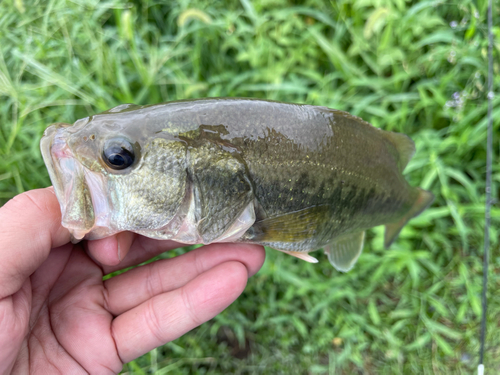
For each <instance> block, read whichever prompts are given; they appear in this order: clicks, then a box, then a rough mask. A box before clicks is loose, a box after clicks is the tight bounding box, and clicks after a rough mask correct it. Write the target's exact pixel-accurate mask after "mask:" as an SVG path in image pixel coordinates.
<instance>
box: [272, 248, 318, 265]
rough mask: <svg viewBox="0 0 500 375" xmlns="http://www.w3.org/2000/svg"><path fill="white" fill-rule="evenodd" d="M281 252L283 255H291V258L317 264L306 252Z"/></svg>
mask: <svg viewBox="0 0 500 375" xmlns="http://www.w3.org/2000/svg"><path fill="white" fill-rule="evenodd" d="M281 251H282V252H284V253H286V254H288V255H291V256H293V257H296V258H299V259H302V260H305V261H306V262H309V263H318V260H317V259H316V258H315V257H312V256H310V255H309V254H307V253H306V252H301V251H283V250H281Z"/></svg>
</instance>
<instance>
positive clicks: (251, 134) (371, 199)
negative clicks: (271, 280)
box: [41, 98, 433, 272]
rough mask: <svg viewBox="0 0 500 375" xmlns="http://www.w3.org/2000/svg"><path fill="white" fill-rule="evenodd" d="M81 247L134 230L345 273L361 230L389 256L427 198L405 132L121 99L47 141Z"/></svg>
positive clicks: (352, 122)
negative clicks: (321, 261)
mask: <svg viewBox="0 0 500 375" xmlns="http://www.w3.org/2000/svg"><path fill="white" fill-rule="evenodd" d="M41 150H42V155H43V158H44V161H45V164H46V165H47V168H48V170H49V175H50V178H51V180H52V183H53V185H54V189H55V192H56V195H57V198H58V200H59V202H60V206H61V212H62V225H63V226H64V227H66V228H68V229H69V230H70V232H71V234H72V236H73V239H74V240H75V241H78V240H80V239H89V240H92V239H99V238H103V237H107V236H110V235H113V234H115V233H118V232H122V231H132V232H135V233H139V234H141V235H144V236H147V237H151V238H155V239H170V240H175V241H178V242H182V243H186V244H198V243H203V244H208V243H212V242H250V243H257V244H261V245H265V246H270V247H272V248H274V249H277V250H280V251H283V252H285V253H288V254H290V255H293V256H296V257H299V258H301V259H304V260H306V261H310V262H317V260H316V259H315V258H313V257H312V256H310V255H309V254H308V252H310V251H313V250H317V249H320V248H324V249H325V252H326V253H327V255H328V259H329V260H330V262H331V263H332V265H333V266H334V267H335V268H336V269H337V270H339V271H343V272H346V271H348V270H349V269H351V268H352V266H353V265H354V263H355V262H356V260H357V259H358V257H359V255H360V254H361V251H362V249H363V242H364V233H365V230H366V229H368V228H371V227H373V226H377V225H382V224H383V225H385V226H386V231H385V246H386V247H388V246H389V245H390V244H391V243H392V242H393V241H394V239H395V238H396V237H397V235H398V234H399V232H400V230H401V228H402V227H403V226H404V225H405V224H406V223H407V221H408V220H409V219H411V218H412V217H414V216H416V215H418V214H419V213H420V212H422V211H423V210H424V209H425V208H426V207H427V206H429V205H430V204H431V202H432V200H433V195H432V194H431V193H430V192H428V191H425V190H422V189H420V188H416V187H411V186H410V185H409V184H408V182H407V181H406V180H405V179H404V177H403V175H402V172H403V169H404V168H405V166H406V164H407V163H408V161H409V160H410V158H411V157H412V155H413V154H414V152H415V146H414V144H413V142H412V140H411V139H410V138H408V137H407V136H406V135H404V134H398V133H393V132H388V131H384V130H381V129H377V128H375V127H373V126H372V125H370V124H369V123H367V122H365V121H363V120H362V119H360V118H358V117H355V116H352V115H350V114H349V113H347V112H343V111H338V110H334V109H329V108H326V107H317V106H310V105H297V104H287V103H280V102H271V101H264V100H254V99H238V98H233V99H200V100H190V101H177V102H170V103H164V104H156V105H147V106H137V105H133V104H123V105H120V106H118V107H115V108H112V109H110V110H108V111H106V112H103V113H100V114H97V115H94V116H90V117H86V118H84V119H81V120H78V121H76V122H75V123H74V125H73V126H71V125H70V124H62V123H58V124H54V125H52V126H50V127H49V128H48V129H47V130H46V131H45V133H44V136H43V138H42V140H41Z"/></svg>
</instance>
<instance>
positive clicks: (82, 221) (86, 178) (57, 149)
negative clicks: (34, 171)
mask: <svg viewBox="0 0 500 375" xmlns="http://www.w3.org/2000/svg"><path fill="white" fill-rule="evenodd" d="M68 127H71V125H70V124H64V123H57V124H53V125H51V126H50V127H48V128H47V129H46V130H45V132H44V134H43V137H42V139H41V141H40V149H41V152H42V157H43V160H44V162H45V165H46V166H47V170H48V172H49V176H50V180H51V181H52V185H53V186H54V191H55V193H56V197H57V200H58V201H59V205H60V207H61V220H62V223H61V224H62V226H63V227H65V228H67V229H68V230H69V232H70V233H71V241H72V242H73V243H76V242H78V241H80V240H81V239H83V238H85V239H96V238H102V237H105V236H107V235H110V234H112V233H111V231H110V229H109V205H108V201H107V199H106V196H105V190H104V181H103V178H102V176H99V175H98V174H97V173H95V172H92V171H89V170H88V169H87V168H85V167H84V166H83V165H82V164H81V163H80V162H79V161H78V159H77V158H76V157H75V155H74V154H73V152H72V150H71V149H70V147H69V146H68V142H67V137H68V135H70V134H69V132H68V130H69V129H68Z"/></svg>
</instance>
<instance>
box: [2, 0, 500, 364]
mask: <svg viewBox="0 0 500 375" xmlns="http://www.w3.org/2000/svg"><path fill="white" fill-rule="evenodd" d="M486 5H487V4H486V1H485V0H477V1H470V0H464V1H458V0H456V1H452V2H443V1H434V0H433V1H421V2H418V1H405V0H391V1H389V0H387V1H382V0H356V1H355V0H339V1H332V2H327V1H319V0H306V1H286V0H267V1H265V0H256V1H250V0H241V1H219V2H214V1H209V0H193V1H188V0H181V1H178V2H175V3H174V2H172V1H168V2H167V1H163V2H160V1H139V0H136V1H130V2H128V3H125V2H122V1H113V0H110V1H97V0H72V1H65V0H48V1H41V0H40V1H37V2H36V4H35V5H33V4H32V2H31V1H27V0H3V1H2V2H0V51H1V54H0V199H1V200H2V202H5V201H6V200H7V199H9V198H11V197H12V196H14V195H15V194H18V193H20V192H22V191H25V190H28V189H33V188H37V187H42V186H47V185H49V184H50V182H49V179H48V175H47V172H46V170H45V168H44V165H43V162H42V160H41V156H40V152H39V148H38V147H39V146H38V142H39V139H40V137H41V134H42V132H43V130H44V128H45V127H46V126H47V125H48V124H50V123H53V122H58V121H61V122H73V121H75V120H76V119H78V118H81V117H85V116H88V115H90V114H93V113H96V112H99V111H103V110H105V109H108V108H110V107H113V106H115V105H118V104H121V103H127V102H132V103H136V104H151V103H157V102H162V101H169V100H176V99H187V98H197V97H214V96H243V97H258V98H267V99H275V100H282V101H288V102H298V103H308V104H316V105H325V106H329V107H333V108H337V109H342V110H347V111H349V112H351V113H353V114H355V115H358V116H361V117H363V118H364V119H366V120H367V121H369V122H371V123H372V124H374V125H375V126H378V127H381V128H384V129H387V130H394V131H398V132H404V133H406V134H409V135H410V136H411V137H412V138H413V139H414V140H415V142H416V145H417V149H418V151H417V154H416V156H415V157H414V159H413V160H412V162H411V163H410V165H409V166H408V168H407V169H406V171H407V176H408V179H409V180H410V181H411V183H412V184H413V185H419V186H421V187H423V188H426V189H430V190H432V191H433V192H434V194H435V195H436V201H435V203H434V204H433V206H432V208H430V209H428V210H427V211H426V212H425V213H424V214H422V215H421V216H420V217H418V218H417V219H415V220H413V221H412V222H411V223H410V224H409V225H407V226H406V228H405V229H404V230H403V232H402V233H401V236H400V238H399V240H398V241H397V242H396V243H395V244H394V245H393V246H392V248H391V250H390V251H384V250H383V246H382V242H383V240H382V228H375V229H374V230H372V231H371V232H370V233H369V241H368V243H367V245H366V246H365V252H364V254H363V255H362V256H361V258H360V260H359V262H358V264H357V266H356V267H355V269H354V270H353V271H351V272H350V273H348V274H340V273H337V272H335V271H334V269H333V268H332V267H331V266H330V264H329V263H328V262H327V261H326V259H325V257H324V256H320V258H321V262H320V263H319V264H316V265H312V264H308V263H305V262H301V261H299V260H296V259H294V258H291V257H289V256H286V255H284V254H281V253H279V252H276V251H268V257H267V260H266V263H265V265H264V267H263V269H262V270H261V271H260V272H259V273H258V274H257V275H256V276H254V277H253V278H252V279H251V280H250V282H249V285H248V287H247V289H246V291H245V292H244V294H243V296H242V297H241V298H240V299H238V301H237V302H236V303H234V304H233V305H232V306H231V307H230V308H228V309H227V310H226V311H225V312H224V313H222V314H221V315H219V316H218V317H216V318H215V319H213V320H212V321H211V322H209V323H206V324H204V325H203V326H201V327H200V328H198V329H196V330H194V331H192V332H191V333H189V334H187V335H185V336H184V337H182V338H180V339H178V340H176V341H175V342H173V343H169V344H167V345H165V346H164V347H161V348H158V349H156V350H154V351H152V352H151V353H149V354H148V355H145V356H143V357H141V358H139V359H137V360H135V361H133V362H131V363H129V364H127V365H125V366H124V372H127V373H134V374H145V373H152V372H154V373H158V374H166V373H175V374H177V373H197V374H203V373H242V374H253V373H267V374H277V373H283V374H292V373H293V374H295V373H297V374H338V373H344V374H352V373H363V374H365V373H366V374H375V373H383V374H392V373H394V374H398V373H425V374H426V373H471V372H472V371H473V370H474V368H475V367H476V366H477V358H478V355H477V352H478V348H479V344H478V337H479V319H480V291H481V272H482V271H481V256H482V250H481V246H482V236H483V231H484V228H483V215H484V196H483V192H484V182H483V181H484V172H485V141H486V131H485V129H486V112H487V107H486V100H485V98H486V92H485V85H486V72H487V61H486V51H487V39H486V27H485V25H486ZM493 14H496V15H498V14H500V8H499V5H498V2H497V3H496V5H495V9H494V12H493ZM495 21H496V23H497V24H498V17H497V18H496V20H495ZM494 33H495V36H496V40H497V44H496V45H495V51H494V53H495V56H496V59H495V64H494V70H495V87H496V90H497V91H498V87H499V86H498V84H499V82H500V66H499V59H498V56H499V55H498V52H499V50H500V45H499V44H498V41H499V40H500V28H499V27H498V26H497V27H495V29H494ZM499 102H500V97H499V96H498V95H497V97H496V98H495V99H494V104H495V109H494V112H493V116H494V127H495V130H494V131H495V134H496V135H497V137H496V139H495V145H494V148H495V150H496V151H495V152H496V153H497V154H498V151H499V146H500V145H499V137H498V135H499V133H500V131H499V128H500V106H499V105H498V103H499ZM494 183H495V184H497V185H498V184H499V183H500V163H498V161H497V162H496V163H495V165H494ZM493 194H494V195H493V196H494V197H496V198H498V192H497V190H494V191H493ZM499 217H500V208H499V206H498V205H496V206H494V208H493V226H492V228H491V229H492V250H493V254H492V257H491V273H490V275H491V276H490V280H489V288H490V300H489V301H490V302H489V303H490V305H489V311H488V335H487V352H486V358H485V360H486V365H487V369H490V371H491V372H492V373H494V372H495V371H498V369H499V368H500V338H499V336H498V334H497V332H496V330H497V327H498V324H499V322H500V298H498V296H497V290H498V289H499V287H500V257H499V255H498V251H497V250H498V227H499V223H500V219H499ZM179 252H180V251H179Z"/></svg>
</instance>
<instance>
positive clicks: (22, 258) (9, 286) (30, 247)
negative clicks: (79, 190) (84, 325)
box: [0, 188, 70, 299]
mask: <svg viewBox="0 0 500 375" xmlns="http://www.w3.org/2000/svg"><path fill="white" fill-rule="evenodd" d="M69 240H70V235H69V232H68V230H67V229H65V228H63V227H62V226H61V211H60V208H59V203H58V201H57V198H56V196H55V194H54V190H53V189H52V188H46V189H38V190H31V191H28V192H26V193H23V194H20V195H17V196H15V197H14V198H12V199H11V200H10V201H8V202H7V203H6V204H5V205H4V206H3V207H1V208H0V285H1V289H0V299H2V298H4V297H6V296H9V295H11V294H13V293H15V292H16V291H18V290H19V289H20V288H21V285H22V284H23V282H24V280H26V278H28V277H29V276H30V275H31V274H32V273H33V272H34V271H35V270H36V269H37V268H38V267H39V266H40V264H42V263H43V261H44V260H45V259H46V258H47V256H48V255H49V252H50V249H52V248H54V247H58V246H62V245H64V244H65V243H67V242H69Z"/></svg>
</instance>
